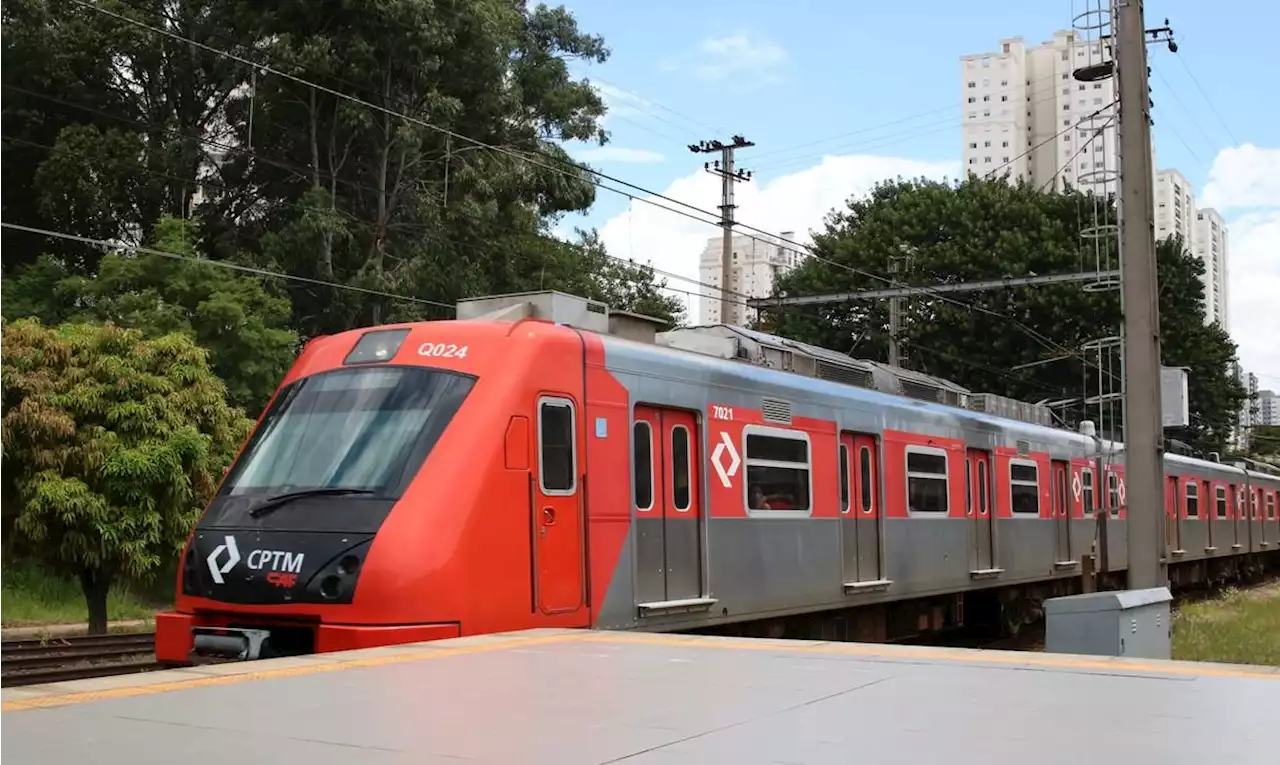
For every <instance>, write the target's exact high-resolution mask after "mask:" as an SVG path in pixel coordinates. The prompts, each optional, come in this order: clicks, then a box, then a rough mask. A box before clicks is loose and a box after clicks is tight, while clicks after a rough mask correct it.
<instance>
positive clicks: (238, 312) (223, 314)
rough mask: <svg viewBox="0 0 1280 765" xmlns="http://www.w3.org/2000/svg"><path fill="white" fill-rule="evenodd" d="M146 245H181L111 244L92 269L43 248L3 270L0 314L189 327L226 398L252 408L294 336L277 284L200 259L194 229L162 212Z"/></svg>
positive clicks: (153, 329)
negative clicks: (12, 269) (119, 249)
mask: <svg viewBox="0 0 1280 765" xmlns="http://www.w3.org/2000/svg"><path fill="white" fill-rule="evenodd" d="M155 232H156V234H155V236H156V240H155V241H154V243H153V249H156V250H159V251H161V252H167V253H173V254H175V255H181V256H183V257H185V258H189V259H188V260H182V259H175V258H171V257H166V256H163V255H155V254H141V255H136V256H135V255H133V254H128V253H124V254H122V253H111V254H108V255H106V256H104V257H103V258H102V261H101V263H100V265H99V272H98V274H97V275H96V276H95V277H94V278H86V277H84V276H81V275H78V274H76V273H74V272H73V271H72V269H70V268H69V267H67V266H66V264H65V263H63V262H62V261H60V260H58V259H56V258H53V257H51V256H46V257H44V258H42V259H40V260H39V261H37V262H36V264H35V265H34V266H32V267H31V268H28V269H26V270H24V271H22V272H21V273H20V274H19V275H18V276H17V277H14V278H12V279H6V280H5V294H4V315H5V317H6V318H9V319H17V318H23V317H28V316H34V317H37V318H39V319H41V320H42V321H43V322H44V323H45V324H60V323H63V322H95V321H111V322H113V323H115V324H118V325H120V326H123V327H131V328H136V329H140V330H142V332H143V334H144V335H145V336H147V337H160V336H163V335H167V334H170V333H172V332H182V333H184V334H187V335H190V336H191V337H192V338H194V339H195V341H196V342H197V343H198V344H199V345H200V346H201V347H203V348H205V349H207V350H208V351H209V358H210V364H211V365H212V367H213V371H214V373H215V374H217V375H218V377H219V378H221V379H222V380H223V381H224V382H225V384H226V387H227V397H228V399H229V401H230V403H231V404H232V405H233V406H239V407H242V408H244V409H245V410H247V411H249V412H251V413H254V414H256V413H257V412H258V411H260V410H261V408H262V407H263V406H264V405H265V404H266V402H267V400H268V399H269V398H270V397H271V394H272V392H273V391H274V390H275V388H276V386H277V385H279V383H280V379H281V378H282V377H283V376H284V374H285V372H287V371H288V368H289V365H290V364H291V363H292V362H293V358H294V356H295V355H296V353H297V351H298V348H299V343H298V337H297V334H296V333H295V332H294V331H293V330H292V329H290V327H289V323H290V320H291V318H292V317H291V314H290V310H289V299H288V298H287V297H286V296H285V295H284V291H283V287H282V286H280V285H279V284H277V283H271V282H270V281H269V282H268V283H267V284H264V283H263V280H262V279H261V278H260V277H257V276H243V275H241V274H237V273H235V272H233V271H230V270H228V269H227V268H225V267H224V266H220V265H217V264H215V263H211V262H209V261H207V260H202V259H199V257H198V254H199V250H200V232H199V228H198V227H197V226H196V225H195V224H194V223H191V222H184V221H181V220H177V219H174V218H170V217H164V218H162V219H161V220H160V222H159V223H158V224H157V225H156V226H155Z"/></svg>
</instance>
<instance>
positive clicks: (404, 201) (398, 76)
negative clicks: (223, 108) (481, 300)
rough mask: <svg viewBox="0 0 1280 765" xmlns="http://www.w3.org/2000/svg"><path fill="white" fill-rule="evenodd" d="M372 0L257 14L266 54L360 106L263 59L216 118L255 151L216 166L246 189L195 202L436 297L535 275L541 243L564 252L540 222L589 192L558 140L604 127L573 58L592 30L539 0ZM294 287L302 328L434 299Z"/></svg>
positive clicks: (295, 266)
mask: <svg viewBox="0 0 1280 765" xmlns="http://www.w3.org/2000/svg"><path fill="white" fill-rule="evenodd" d="M374 5H375V4H372V3H362V2H355V3H352V2H341V1H339V0H321V1H320V2H313V1H312V0H306V1H304V0H286V1H285V2H279V3H275V4H273V5H272V6H271V7H270V10H268V11H264V12H263V13H262V14H261V15H260V17H259V20H258V22H259V27H258V29H257V35H258V36H259V38H260V39H262V40H264V41H269V42H264V46H265V47H264V50H263V52H262V54H261V57H262V58H264V59H269V60H270V61H272V62H273V65H274V66H276V67H278V68H283V69H285V70H286V71H289V72H290V73H293V74H296V75H297V76H298V77H300V78H303V79H306V80H308V81H311V82H317V83H320V84H322V85H323V86H325V87H326V88H333V89H335V90H338V91H340V92H341V93H343V94H346V95H348V96H352V97H355V98H359V99H361V100H363V101H366V102H368V103H369V104H372V106H368V105H364V104H358V103H353V102H351V101H350V100H348V99H344V98H341V97H338V96H335V95H333V94H332V93H329V92H326V91H324V90H321V89H319V88H314V87H309V86H307V85H305V84H301V83H297V82H291V81H289V80H287V79H283V78H280V77H273V76H264V77H260V78H258V80H257V86H256V87H255V88H254V89H252V90H251V91H246V92H245V93H243V94H239V95H237V96H236V97H234V98H233V99H232V101H231V103H230V105H229V109H228V114H229V123H230V124H231V125H232V126H233V128H234V130H235V131H236V137H237V140H238V142H239V144H240V145H242V146H249V145H252V146H253V151H252V153H250V152H236V153H233V154H232V155H230V156H229V157H228V159H227V162H226V163H225V165H224V167H223V177H224V178H225V179H227V180H228V181H229V182H230V183H231V185H232V186H234V187H236V188H246V189H253V191H254V194H253V196H252V197H246V196H243V195H241V196H236V195H231V194H226V195H223V196H222V198H220V199H219V200H218V202H217V205H216V207H215V208H211V211H210V213H208V214H209V215H217V216H219V217H221V218H222V219H223V220H224V221H231V220H235V221H238V222H239V221H242V220H244V216H242V215H241V212H242V211H244V210H246V209H249V207H250V206H252V207H253V209H254V210H257V211H259V212H260V213H261V214H259V215H257V216H256V217H254V218H253V219H252V220H251V221H249V222H246V223H243V224H240V223H237V225H235V226H231V227H229V228H228V231H227V234H228V236H229V237H231V238H233V239H234V240H235V241H232V242H227V237H222V236H219V237H218V240H219V242H223V243H226V246H227V247H228V248H229V249H230V251H238V250H241V249H244V250H253V251H255V252H257V253H258V254H259V256H260V262H261V263H263V264H264V265H268V266H270V267H273V268H280V269H283V270H287V271H289V272H291V273H297V274H302V275H305V276H311V277H315V278H319V279H325V280H333V281H337V282H342V283H346V284H354V285H359V286H362V287H366V288H370V289H376V290H380V291H386V292H390V293H394V294H404V295H414V296H416V297H419V298H427V299H430V300H435V301H438V302H442V303H446V304H448V303H452V302H453V301H454V300H456V299H457V298H459V297H463V296H469V295H473V294H476V293H478V292H479V293H484V292H506V291H513V290H521V289H528V288H531V287H536V285H537V283H538V282H537V281H529V278H528V277H529V275H530V274H539V273H540V272H541V267H542V266H544V265H546V261H547V259H548V258H552V257H555V258H557V259H559V260H560V261H562V263H565V264H567V263H569V262H574V261H575V258H574V256H573V254H572V253H571V252H569V251H566V250H564V249H557V248H549V247H548V246H547V244H546V242H545V241H544V240H545V237H546V235H547V233H548V224H549V222H551V221H553V220H554V218H555V217H556V216H557V215H559V214H562V213H564V212H567V211H575V210H584V209H586V208H587V207H589V206H590V204H591V203H592V201H593V199H594V191H595V186H594V184H593V183H592V182H591V181H590V180H589V179H588V178H587V177H586V175H585V174H584V173H583V172H582V171H581V170H579V169H577V168H576V167H575V166H574V165H573V164H572V163H571V162H569V158H568V155H567V153H566V152H565V150H564V149H563V147H562V143H563V142H564V141H573V140H589V141H603V140H604V139H605V134H604V132H603V131H602V129H601V128H600V125H599V120H600V117H602V116H603V114H604V104H603V101H602V100H601V98H600V96H599V94H598V93H597V92H596V91H595V89H594V88H593V87H591V86H590V84H589V83H587V82H584V81H580V80H575V79H574V78H573V77H572V76H571V75H570V73H569V68H568V62H569V61H570V60H578V61H583V62H588V63H590V62H602V61H604V60H605V59H606V58H607V56H608V50H607V49H606V48H605V46H604V43H603V41H602V40H601V39H600V38H599V37H597V36H594V35H590V34H586V33H584V32H583V31H581V30H580V29H579V28H578V26H577V23H576V21H575V20H574V18H573V16H572V15H570V14H569V13H568V12H567V11H566V10H564V9H563V8H558V9H551V8H548V7H546V6H544V5H538V6H536V7H533V8H528V7H526V6H525V4H524V3H512V2H510V0H468V1H466V2H463V1H462V0H444V1H443V2H437V3H424V2H421V0H385V1H384V2H380V3H377V4H376V7H371V6H374ZM250 114H252V120H250ZM399 115H405V116H404V117H401V116H399ZM427 124H429V125H431V126H433V127H427V126H426V125H427ZM442 131H451V132H452V133H453V134H454V135H453V136H450V135H447V134H446V133H445V132H442ZM457 136H465V137H466V139H474V141H480V142H483V143H484V144H486V145H489V146H493V147H496V148H495V149H489V148H484V147H482V146H479V145H477V144H475V143H474V142H473V141H472V140H466V139H464V138H459V137H457ZM521 261H529V262H530V263H531V264H534V265H536V266H537V267H533V266H532V265H531V266H530V267H528V268H526V267H525V266H523V265H520V263H521ZM579 265H580V264H579ZM605 278H606V279H607V278H609V275H606V276H605ZM290 291H291V295H292V298H293V309H294V317H295V326H296V327H297V328H298V330H299V331H300V333H301V334H302V335H304V336H311V335H315V334H323V333H327V332H332V331H335V330H338V329H342V328H347V327H350V326H352V325H361V324H370V323H378V322H385V321H392V320H395V321H399V320H408V319H419V318H438V317H439V313H438V312H437V311H435V310H434V309H431V308H427V307H423V306H422V305H415V304H413V303H408V302H396V301H391V300H384V299H376V298H370V297H369V296H367V295H357V294H350V293H348V294H341V293H339V294H335V293H333V292H332V291H326V290H323V289H320V288H317V287H315V286H313V285H306V284H295V285H290Z"/></svg>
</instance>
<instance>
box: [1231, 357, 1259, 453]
mask: <svg viewBox="0 0 1280 765" xmlns="http://www.w3.org/2000/svg"><path fill="white" fill-rule="evenodd" d="M1235 372H1236V378H1237V379H1239V380H1240V385H1242V386H1243V387H1244V391H1245V395H1246V398H1245V400H1244V404H1243V405H1242V406H1241V407H1240V414H1239V415H1238V416H1237V418H1236V426H1237V427H1236V431H1235V433H1234V436H1233V438H1232V439H1231V441H1232V446H1234V447H1236V448H1237V449H1248V448H1249V443H1250V438H1251V436H1252V433H1253V427H1254V426H1255V425H1257V424H1258V400H1257V396H1258V376H1257V375H1255V374H1254V373H1253V372H1246V371H1244V368H1243V367H1241V366H1240V365H1239V364H1236V365H1235Z"/></svg>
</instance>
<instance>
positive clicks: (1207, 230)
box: [1193, 207, 1231, 329]
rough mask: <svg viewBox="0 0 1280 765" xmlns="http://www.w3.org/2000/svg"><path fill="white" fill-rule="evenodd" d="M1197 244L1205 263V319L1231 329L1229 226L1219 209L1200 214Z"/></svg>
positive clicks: (1196, 246) (1197, 223)
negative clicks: (1228, 253)
mask: <svg viewBox="0 0 1280 765" xmlns="http://www.w3.org/2000/svg"><path fill="white" fill-rule="evenodd" d="M1193 243H1194V251H1195V254H1196V257H1198V258H1200V260H1201V261H1203V262H1204V298H1205V319H1206V320H1207V321H1211V322H1217V323H1218V325H1219V326H1220V327H1222V328H1223V329H1229V326H1228V319H1229V314H1228V311H1227V309H1228V307H1229V306H1230V304H1231V303H1230V299H1229V297H1228V295H1227V226H1226V224H1225V223H1223V222H1222V216H1221V215H1219V214H1218V211H1217V210H1214V209H1212V208H1209V207H1206V208H1205V209H1203V210H1197V211H1196V224H1195V236H1194V237H1193Z"/></svg>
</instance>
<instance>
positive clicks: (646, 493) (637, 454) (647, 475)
mask: <svg viewBox="0 0 1280 765" xmlns="http://www.w3.org/2000/svg"><path fill="white" fill-rule="evenodd" d="M631 450H632V459H631V475H632V479H633V480H634V481H635V501H636V509H637V510H640V511H642V512H643V511H647V510H652V509H653V429H652V428H651V427H650V426H649V423H647V422H645V421H643V420H637V421H636V423H635V424H634V425H632V426H631Z"/></svg>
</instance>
